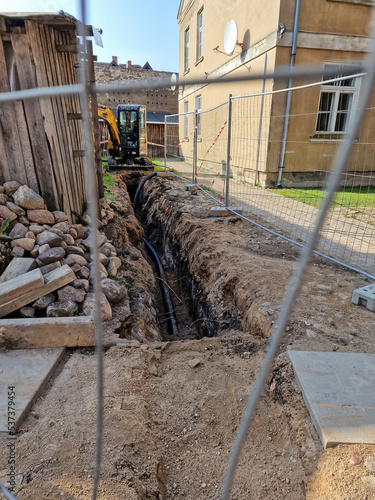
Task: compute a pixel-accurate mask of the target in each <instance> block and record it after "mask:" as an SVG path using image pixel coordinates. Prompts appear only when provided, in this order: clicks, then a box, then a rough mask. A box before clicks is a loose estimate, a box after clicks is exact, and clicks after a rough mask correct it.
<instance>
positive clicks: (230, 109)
mask: <svg viewBox="0 0 375 500" xmlns="http://www.w3.org/2000/svg"><path fill="white" fill-rule="evenodd" d="M231 122H232V94H229V99H228V122H227V127H228V129H227V132H228V139H227V171H226V180H225V183H226V185H225V206H226V207H228V205H229V175H230V136H231Z"/></svg>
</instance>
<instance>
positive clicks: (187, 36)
mask: <svg viewBox="0 0 375 500" xmlns="http://www.w3.org/2000/svg"><path fill="white" fill-rule="evenodd" d="M189 52H190V27H189V26H188V27H187V28H186V30H185V32H184V72H185V73H186V71H189Z"/></svg>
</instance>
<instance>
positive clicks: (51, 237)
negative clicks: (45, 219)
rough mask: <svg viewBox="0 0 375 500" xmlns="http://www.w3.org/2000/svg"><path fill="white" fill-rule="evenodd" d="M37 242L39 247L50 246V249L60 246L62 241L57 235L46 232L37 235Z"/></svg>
mask: <svg viewBox="0 0 375 500" xmlns="http://www.w3.org/2000/svg"><path fill="white" fill-rule="evenodd" d="M36 242H37V243H38V245H39V246H43V245H49V246H50V248H52V247H58V246H60V244H61V242H62V239H61V238H60V236H58V235H57V234H56V233H53V232H52V231H47V230H44V231H43V232H42V233H39V234H38V235H37V237H36Z"/></svg>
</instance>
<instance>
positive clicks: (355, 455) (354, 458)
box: [350, 450, 362, 465]
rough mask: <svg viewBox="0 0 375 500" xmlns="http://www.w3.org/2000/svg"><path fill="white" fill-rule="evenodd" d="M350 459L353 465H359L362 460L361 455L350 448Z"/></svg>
mask: <svg viewBox="0 0 375 500" xmlns="http://www.w3.org/2000/svg"><path fill="white" fill-rule="evenodd" d="M350 461H351V462H352V464H354V465H359V464H360V463H361V462H362V459H361V455H360V454H359V453H358V452H357V451H356V450H352V452H351V454H350Z"/></svg>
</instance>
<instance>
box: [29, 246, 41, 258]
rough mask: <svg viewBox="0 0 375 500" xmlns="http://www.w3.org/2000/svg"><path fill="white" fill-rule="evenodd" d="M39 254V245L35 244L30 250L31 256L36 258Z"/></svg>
mask: <svg viewBox="0 0 375 500" xmlns="http://www.w3.org/2000/svg"><path fill="white" fill-rule="evenodd" d="M38 255H39V245H35V247H34V248H33V249H32V250H31V252H30V256H31V257H33V258H34V259H36V258H37V257H38Z"/></svg>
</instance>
